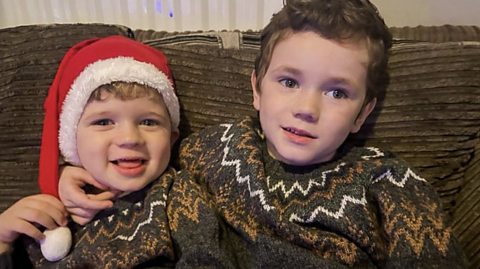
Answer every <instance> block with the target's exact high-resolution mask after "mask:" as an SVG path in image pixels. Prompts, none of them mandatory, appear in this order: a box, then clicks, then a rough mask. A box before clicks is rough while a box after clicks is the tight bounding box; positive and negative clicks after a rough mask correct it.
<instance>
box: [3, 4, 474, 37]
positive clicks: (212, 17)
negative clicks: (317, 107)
mask: <svg viewBox="0 0 480 269" xmlns="http://www.w3.org/2000/svg"><path fill="white" fill-rule="evenodd" d="M372 2H373V3H375V4H376V5H377V7H378V8H379V10H380V12H381V13H382V14H383V16H384V18H385V21H386V22H387V24H388V25H389V26H416V25H420V24H421V25H443V24H466V25H480V16H479V15H478V14H479V13H480V0H456V1H455V2H454V3H453V2H452V1H451V0H421V1H418V0H402V1H397V0H372ZM247 3H248V4H247ZM282 3H283V0H0V28H5V27H11V26H16V25H22V24H37V23H72V22H73V23H74V22H103V23H114V24H123V25H127V26H129V27H130V28H132V29H156V30H168V31H185V30H223V29H229V30H232V29H241V30H248V29H254V30H258V29H261V28H262V27H263V26H264V25H265V24H266V23H267V22H268V20H269V19H270V17H271V15H272V13H273V12H276V11H277V10H279V9H280V8H281V6H282ZM452 5H453V6H454V8H452Z"/></svg>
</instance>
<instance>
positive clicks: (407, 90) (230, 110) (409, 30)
mask: <svg viewBox="0 0 480 269" xmlns="http://www.w3.org/2000/svg"><path fill="white" fill-rule="evenodd" d="M392 32H393V34H394V36H395V37H397V39H396V41H395V43H394V47H393V49H392V56H391V61H390V66H389V68H390V72H391V85H390V87H389V89H388V91H387V93H386V95H385V98H384V101H383V103H381V104H380V105H379V106H378V107H377V109H376V110H375V112H374V113H373V115H372V117H371V118H370V119H369V120H368V121H367V125H366V126H365V128H364V129H363V130H362V131H361V132H360V133H359V134H358V135H356V136H354V137H352V138H351V141H352V142H353V143H357V144H366V145H377V146H380V147H383V148H388V149H390V150H392V151H394V152H397V153H399V154H400V155H402V156H403V157H404V158H405V159H407V161H409V162H410V163H411V164H412V166H414V167H415V168H417V170H418V171H419V172H420V174H421V175H422V176H424V177H425V178H427V179H428V180H429V181H430V182H431V183H432V184H433V185H434V187H435V188H436V189H437V191H438V193H439V194H440V196H441V198H442V201H443V206H444V209H445V213H446V215H447V216H448V217H449V219H450V220H451V221H452V224H453V227H454V230H455V233H456V235H457V236H458V238H459V239H460V242H461V243H462V245H463V247H464V249H465V252H466V254H467V257H468V258H469V259H470V261H471V264H472V268H475V264H480V157H479V155H480V141H479V140H480V35H479V32H480V31H479V28H478V27H471V26H442V27H404V28H392ZM461 33H464V35H462V34H461ZM108 34H123V35H129V34H131V31H130V30H129V29H127V28H125V27H121V26H111V25H110V26H109V25H94V24H90V25H48V26H23V27H17V28H10V29H0V72H1V74H2V75H1V76H0V113H1V116H0V175H1V176H0V210H3V209H4V208H6V207H7V206H8V205H10V204H11V203H12V202H13V201H15V200H16V199H18V198H19V197H22V196H25V195H28V194H31V193H35V192H38V188H37V183H36V176H37V165H38V150H39V145H40V135H41V124H42V117H43V111H42V104H43V99H44V97H45V95H46V92H47V90H48V86H49V84H50V82H51V81H52V79H53V75H54V73H55V70H56V68H57V65H58V63H59V61H60V59H61V57H62V56H63V54H64V53H65V51H66V50H67V49H68V47H69V46H71V45H73V44H74V43H76V42H78V41H79V40H82V39H85V38H88V37H92V36H102V35H108ZM135 36H136V38H137V39H139V40H141V41H143V42H145V43H147V44H150V45H152V46H154V47H157V48H160V49H162V50H163V51H164V52H165V53H166V54H167V56H168V58H169V61H170V66H171V68H172V70H173V73H174V77H175V80H176V86H177V91H178V95H179V98H180V102H181V106H182V122H181V133H182V136H183V137H184V136H186V135H188V134H189V133H191V132H194V131H197V130H199V129H200V128H203V127H205V126H207V125H211V124H216V123H220V122H225V121H232V120H233V119H235V118H238V117H240V116H243V115H255V113H256V112H255V111H254V110H253V107H252V94H251V90H250V73H251V71H252V68H253V61H254V59H255V56H256V54H257V52H258V41H259V39H258V33H257V32H191V33H168V32H155V31H144V30H136V31H135ZM400 38H403V39H400ZM415 39H416V40H423V41H431V42H436V43H428V42H419V41H414V40H415ZM229 48H233V49H229Z"/></svg>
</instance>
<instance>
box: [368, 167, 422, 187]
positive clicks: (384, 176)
mask: <svg viewBox="0 0 480 269" xmlns="http://www.w3.org/2000/svg"><path fill="white" fill-rule="evenodd" d="M409 178H413V179H416V180H419V181H423V182H426V180H425V179H424V178H422V177H420V176H418V175H417V174H415V173H414V172H413V171H412V170H411V169H410V168H408V169H407V171H405V174H403V177H401V178H400V179H399V180H397V179H396V178H395V177H394V176H393V175H392V172H391V171H390V170H388V171H387V172H385V173H383V174H381V175H380V176H379V177H377V178H376V179H374V180H373V182H372V184H375V183H378V182H380V181H381V180H384V179H386V180H388V181H389V182H390V183H392V184H393V185H395V186H397V187H400V188H403V187H404V186H405V183H406V182H407V181H408V179H409Z"/></svg>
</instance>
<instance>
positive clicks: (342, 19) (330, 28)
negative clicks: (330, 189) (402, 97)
mask: <svg viewBox="0 0 480 269" xmlns="http://www.w3.org/2000/svg"><path fill="white" fill-rule="evenodd" d="M284 4H285V6H284V7H283V8H282V10H280V11H279V12H278V13H276V14H274V15H273V17H272V19H271V20H270V23H269V24H268V25H267V26H266V27H265V28H264V29H263V31H262V35H261V47H260V53H259V55H258V56H257V59H256V61H255V75H256V77H257V80H256V81H257V85H256V87H257V89H258V90H261V88H260V86H261V84H262V80H263V77H264V76H265V73H266V72H267V70H268V67H269V65H270V61H271V59H272V54H273V50H274V48H275V46H276V45H277V44H278V43H279V42H280V41H282V40H283V39H285V38H287V37H288V36H289V35H290V34H293V33H295V32H304V31H313V32H315V33H317V34H319V35H320V36H322V37H324V38H327V39H333V40H335V41H338V42H345V41H358V42H366V44H367V49H368V52H369V59H370V61H369V65H368V71H367V85H366V86H367V93H366V98H365V102H364V103H365V104H366V103H368V102H369V101H371V100H372V99H373V98H375V97H377V96H379V94H380V93H382V92H384V91H385V89H386V88H387V86H388V83H389V75H388V70H387V64H388V50H389V49H390V47H391V46H392V41H391V40H392V36H391V34H390V31H389V30H388V27H387V26H386V25H385V22H384V20H383V18H382V17H381V16H380V14H379V13H378V10H377V8H376V7H375V6H374V5H373V4H371V3H370V2H369V1H368V0H284Z"/></svg>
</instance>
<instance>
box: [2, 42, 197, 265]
mask: <svg viewBox="0 0 480 269" xmlns="http://www.w3.org/2000/svg"><path fill="white" fill-rule="evenodd" d="M45 110H46V111H45V119H44V127H43V133H42V145H41V152H40V172H39V173H40V174H39V183H40V188H41V190H42V192H43V194H38V195H33V196H29V197H25V198H23V199H21V200H20V201H18V202H17V203H15V204H14V205H12V206H11V207H10V208H9V209H7V210H6V211H5V212H3V213H2V214H1V215H0V249H1V250H0V253H2V256H1V260H0V265H2V268H4V267H7V268H8V267H14V266H16V265H17V262H22V261H21V260H19V259H18V258H16V259H12V258H11V255H10V251H11V248H12V243H13V242H14V241H15V239H16V238H17V237H18V236H19V235H20V234H25V235H27V236H29V237H31V238H33V239H35V240H37V241H39V242H43V241H42V240H44V239H45V235H43V234H42V230H43V228H46V229H48V230H51V229H54V228H56V227H57V226H65V225H66V224H67V218H66V217H67V215H66V211H65V208H64V207H63V205H62V203H61V202H60V201H59V200H58V199H57V198H56V197H54V196H55V195H56V193H57V190H56V189H57V185H58V181H57V179H58V175H57V170H58V161H59V159H58V157H59V156H58V151H59V150H60V152H61V154H62V156H63V158H64V160H65V161H67V162H69V163H70V164H72V165H75V166H79V167H82V168H84V169H85V170H86V171H88V173H89V174H91V176H92V177H93V178H95V182H96V183H94V184H95V185H96V186H98V187H101V188H108V189H109V190H110V191H111V192H110V195H108V196H110V198H113V199H114V200H115V201H114V203H113V207H111V208H109V209H108V210H105V211H102V212H101V213H100V214H98V216H97V217H96V219H95V220H94V222H91V223H90V224H89V225H87V226H85V227H83V228H81V227H78V226H74V225H70V228H71V229H72V230H73V242H74V246H73V248H72V250H71V252H70V253H69V254H68V256H66V257H65V258H64V259H62V260H60V261H58V262H56V263H52V262H49V261H47V260H46V259H45V258H43V257H41V254H40V250H39V247H38V243H36V242H33V240H30V241H29V242H28V243H27V251H28V253H29V255H30V257H29V259H30V261H31V262H32V263H33V265H34V267H57V268H67V267H68V268H119V267H122V268H131V267H134V266H136V267H139V268H141V267H143V266H152V265H154V264H155V265H162V266H173V265H174V262H175V261H176V259H177V258H178V257H177V255H176V254H175V253H174V246H173V239H172V236H175V235H176V234H175V231H178V226H179V225H177V226H176V227H174V228H176V229H171V228H170V227H169V226H168V222H167V205H169V204H175V203H176V202H175V199H176V198H175V196H174V195H173V194H172V197H171V198H169V200H168V201H167V196H168V195H169V192H170V191H171V190H172V189H175V186H176V187H177V188H178V187H181V188H195V186H188V182H187V181H184V182H179V183H175V184H174V183H173V178H177V173H176V171H175V170H174V169H172V168H169V167H168V164H169V161H170V152H171V147H172V145H173V144H174V142H175V141H176V139H177V137H178V124H179V120H180V110H179V103H178V99H177V97H176V94H175V91H174V88H173V80H172V74H171V72H170V69H169V67H168V65H167V59H166V58H165V56H164V55H163V53H161V52H160V51H158V50H156V49H154V48H151V47H149V46H146V45H144V44H142V43H139V42H136V41H134V40H131V39H129V38H126V37H121V36H110V37H106V38H100V39H91V40H86V41H84V42H81V43H79V44H77V45H75V46H74V47H72V48H71V49H70V50H69V51H68V52H67V54H66V55H65V57H64V58H63V60H62V62H61V64H60V67H59V69H58V72H57V74H56V77H55V79H54V82H53V84H52V86H51V87H50V90H49V94H48V97H47V99H46V102H45ZM178 178H181V176H178ZM185 184H187V187H185V186H183V185H185ZM182 186H183V187H182ZM173 192H174V191H172V193H173ZM192 193H194V192H192ZM52 195H54V196H52ZM112 195H114V197H112ZM179 195H181V196H183V193H180V194H179ZM108 196H107V198H109V197H108ZM191 196H193V195H191ZM198 200H199V201H200V202H198V204H201V199H198ZM176 208H179V210H181V208H182V207H181V204H180V205H179V206H178V205H177V206H176ZM189 229H190V228H189ZM171 230H173V233H171ZM192 230H193V229H192ZM181 236H184V237H188V236H189V235H181ZM181 236H180V237H179V238H180V239H179V240H181ZM177 241H178V240H177ZM60 243H61V242H60ZM180 243H181V242H180ZM176 244H179V243H178V242H177V243H176ZM42 246H43V245H42ZM182 251H183V252H184V253H185V252H187V251H188V247H187V249H186V250H185V249H183V250H182ZM54 254H55V253H54ZM59 258H61V257H56V256H54V257H53V258H50V260H52V261H56V260H57V259H59ZM22 266H23V265H22ZM22 268H23V267H22Z"/></svg>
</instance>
